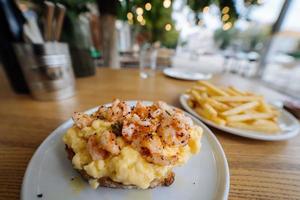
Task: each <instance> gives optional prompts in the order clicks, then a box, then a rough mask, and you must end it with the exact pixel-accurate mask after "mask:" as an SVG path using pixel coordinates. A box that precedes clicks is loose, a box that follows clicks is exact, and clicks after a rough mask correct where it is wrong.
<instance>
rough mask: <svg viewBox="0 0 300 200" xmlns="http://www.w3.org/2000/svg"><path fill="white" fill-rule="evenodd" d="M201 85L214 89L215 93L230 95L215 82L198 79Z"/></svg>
mask: <svg viewBox="0 0 300 200" xmlns="http://www.w3.org/2000/svg"><path fill="white" fill-rule="evenodd" d="M198 84H199V85H202V86H205V87H206V88H207V89H209V90H211V91H213V92H214V93H215V94H217V95H220V96H229V95H228V94H227V93H226V92H225V91H223V90H221V89H219V88H217V87H216V86H214V85H213V84H211V83H209V82H206V81H198Z"/></svg>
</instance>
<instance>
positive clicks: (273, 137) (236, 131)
mask: <svg viewBox="0 0 300 200" xmlns="http://www.w3.org/2000/svg"><path fill="white" fill-rule="evenodd" d="M187 96H188V95H187V94H184V93H183V94H181V95H180V97H179V101H180V104H181V106H182V107H183V108H184V110H185V111H187V112H188V113H190V114H192V115H193V116H195V117H196V118H197V119H199V120H201V121H203V122H204V123H206V124H208V125H210V126H212V127H214V128H216V129H218V130H221V131H224V132H226V133H230V134H233V135H237V136H240V137H245V138H250V139H255V140H263V141H283V140H288V139H291V138H293V137H296V136H297V135H298V134H299V133H300V124H299V122H298V120H297V119H296V118H295V117H294V116H293V115H292V114H290V113H289V112H288V111H286V110H285V109H280V112H281V113H282V114H284V115H286V116H288V117H289V118H291V119H292V120H293V122H295V126H296V128H295V130H292V131H289V132H288V133H287V134H281V135H267V134H262V133H260V132H257V134H252V133H251V132H250V131H247V130H242V129H237V128H231V127H227V126H221V125H218V124H216V123H214V122H212V121H210V120H208V119H205V118H204V117H202V116H200V115H198V114H197V113H196V112H195V111H194V110H193V109H192V108H190V107H189V106H188V105H187V102H186V99H187ZM241 131H242V132H241ZM247 132H248V133H247ZM253 132H255V131H253Z"/></svg>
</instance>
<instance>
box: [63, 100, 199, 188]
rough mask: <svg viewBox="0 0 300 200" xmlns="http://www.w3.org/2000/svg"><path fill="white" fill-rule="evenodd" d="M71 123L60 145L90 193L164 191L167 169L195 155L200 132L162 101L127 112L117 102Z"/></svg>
mask: <svg viewBox="0 0 300 200" xmlns="http://www.w3.org/2000/svg"><path fill="white" fill-rule="evenodd" d="M73 120H74V125H73V127H71V128H70V129H69V130H68V131H67V132H66V134H65V135H64V136H63V141H64V143H65V144H66V151H67V153H68V157H69V159H70V160H72V164H73V166H74V168H75V169H76V170H77V171H79V173H80V174H81V175H82V177H83V178H84V179H86V180H88V182H89V183H90V185H91V186H92V187H93V188H97V187H98V186H105V187H113V188H142V189H147V188H154V187H157V186H169V185H171V184H172V183H173V181H174V178H175V174H174V173H173V172H172V169H173V168H174V167H176V166H178V165H183V164H185V163H186V162H187V160H188V159H189V158H190V157H191V156H192V154H196V153H198V152H199V150H200V139H201V136H202V129H201V127H199V126H196V125H194V124H193V121H192V119H191V118H190V117H188V116H186V115H185V114H184V113H183V111H181V110H179V109H177V108H173V107H170V106H168V105H167V104H166V103H164V102H161V101H158V102H155V103H153V104H152V105H149V106H145V105H143V104H142V102H137V103H136V105H135V106H133V107H130V106H129V105H128V104H127V103H126V102H124V101H120V100H118V99H117V100H115V101H114V102H113V103H112V104H111V106H100V107H99V109H98V110H97V111H96V112H95V113H93V114H91V115H87V114H84V113H79V112H76V113H74V115H73Z"/></svg>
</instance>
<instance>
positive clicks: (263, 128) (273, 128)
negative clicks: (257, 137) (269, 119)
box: [227, 122, 280, 133]
mask: <svg viewBox="0 0 300 200" xmlns="http://www.w3.org/2000/svg"><path fill="white" fill-rule="evenodd" d="M227 125H228V126H230V127H234V128H239V129H246V130H251V131H259V132H264V133H276V132H278V131H279V130H280V128H279V127H278V126H277V124H275V123H274V124H264V125H258V124H247V123H244V122H228V123H227Z"/></svg>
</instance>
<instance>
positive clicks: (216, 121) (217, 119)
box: [210, 117, 226, 126]
mask: <svg viewBox="0 0 300 200" xmlns="http://www.w3.org/2000/svg"><path fill="white" fill-rule="evenodd" d="M210 120H211V121H213V122H215V123H216V124H218V125H221V126H225V125H226V121H225V120H224V119H222V118H220V117H212V118H210Z"/></svg>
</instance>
